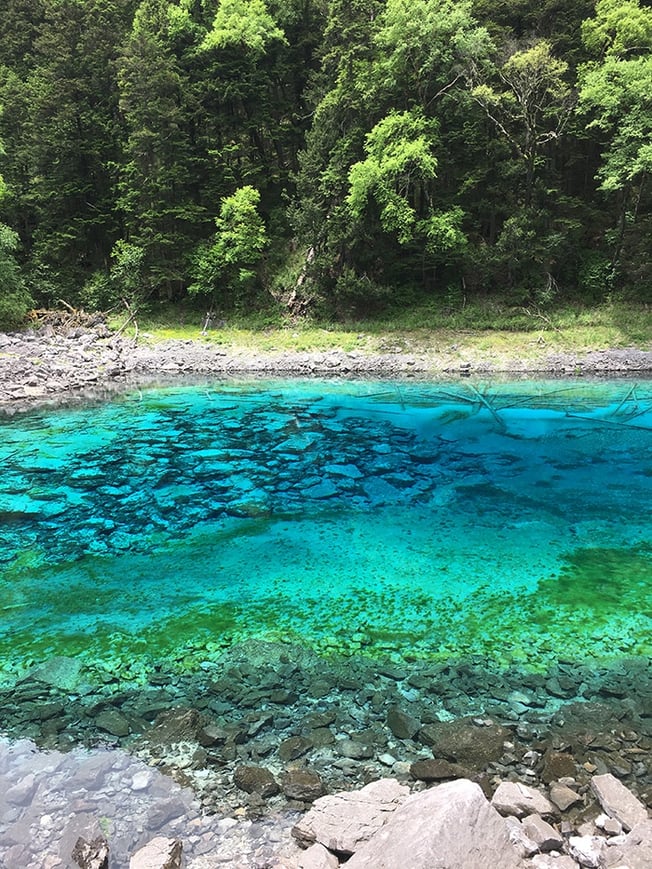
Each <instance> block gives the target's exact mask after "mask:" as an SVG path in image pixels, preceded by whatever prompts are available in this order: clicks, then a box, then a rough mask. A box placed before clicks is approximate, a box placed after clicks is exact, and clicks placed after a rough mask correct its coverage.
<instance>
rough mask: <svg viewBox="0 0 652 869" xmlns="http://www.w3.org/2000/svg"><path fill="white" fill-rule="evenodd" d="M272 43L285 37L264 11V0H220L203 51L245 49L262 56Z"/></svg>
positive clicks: (265, 7)
mask: <svg viewBox="0 0 652 869" xmlns="http://www.w3.org/2000/svg"><path fill="white" fill-rule="evenodd" d="M274 40H280V41H281V42H284V41H285V34H284V33H283V31H282V30H281V29H280V27H277V26H276V23H275V21H274V19H273V18H272V16H271V15H270V14H269V12H268V11H267V6H266V4H265V0H220V4H219V6H218V7H217V12H216V13H215V19H214V21H213V27H212V29H211V30H210V31H209V32H208V33H207V34H206V37H205V38H204V41H203V43H202V48H204V49H210V48H218V49H224V48H236V49H237V48H244V49H245V50H247V51H251V52H254V53H255V54H265V52H266V50H267V46H268V45H269V43H270V42H273V41H274Z"/></svg>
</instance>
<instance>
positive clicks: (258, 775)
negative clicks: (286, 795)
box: [233, 765, 280, 797]
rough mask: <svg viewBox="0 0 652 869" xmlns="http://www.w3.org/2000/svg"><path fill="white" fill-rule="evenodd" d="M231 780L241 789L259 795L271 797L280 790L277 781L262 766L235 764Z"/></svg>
mask: <svg viewBox="0 0 652 869" xmlns="http://www.w3.org/2000/svg"><path fill="white" fill-rule="evenodd" d="M233 781H234V783H235V784H236V785H237V786H238V787H239V788H240V790H241V791H245V793H248V794H259V795H260V796H261V797H273V796H274V795H275V794H277V793H278V792H279V790H280V788H279V786H278V782H277V781H276V779H275V778H274V776H273V775H272V773H271V772H270V771H269V770H268V769H267V768H266V767H264V766H247V765H242V766H237V767H236V768H235V772H234V773H233Z"/></svg>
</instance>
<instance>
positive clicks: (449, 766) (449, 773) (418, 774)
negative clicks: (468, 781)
mask: <svg viewBox="0 0 652 869" xmlns="http://www.w3.org/2000/svg"><path fill="white" fill-rule="evenodd" d="M410 775H411V776H412V777H413V778H415V779H417V780H419V781H425V782H429V781H445V780H447V779H455V778H468V770H465V769H464V767H463V766H460V765H459V764H457V763H450V761H447V760H437V759H432V760H429V759H426V760H417V761H415V762H414V763H413V764H411V766H410Z"/></svg>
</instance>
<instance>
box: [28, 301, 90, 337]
mask: <svg viewBox="0 0 652 869" xmlns="http://www.w3.org/2000/svg"><path fill="white" fill-rule="evenodd" d="M57 301H58V303H59V304H60V305H62V306H63V307H62V308H55V309H51V308H39V309H36V310H34V311H30V313H29V321H30V323H31V325H32V326H33V327H35V328H37V329H50V330H52V331H54V332H56V333H58V334H67V333H68V332H70V331H71V330H72V329H96V328H97V327H98V326H105V325H106V314H105V313H103V312H93V313H89V312H88V311H84V309H83V308H73V306H72V305H69V304H68V303H67V302H64V301H63V300H62V299H58V300H57Z"/></svg>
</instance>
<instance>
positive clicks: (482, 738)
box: [419, 719, 510, 768]
mask: <svg viewBox="0 0 652 869" xmlns="http://www.w3.org/2000/svg"><path fill="white" fill-rule="evenodd" d="M509 738H510V733H509V731H508V730H507V729H506V728H504V727H502V726H500V725H497V724H491V725H489V726H482V725H477V724H474V723H472V722H469V721H468V720H464V719H460V720H456V721H451V722H441V723H439V724H427V725H425V726H424V727H422V728H421V730H420V731H419V739H420V740H421V742H423V743H424V744H425V745H429V746H430V747H431V748H432V752H433V754H434V755H435V756H436V757H444V758H446V759H447V760H453V761H457V762H459V763H461V764H464V765H467V766H469V767H471V768H484V767H485V766H486V765H487V764H488V763H490V762H491V761H496V760H498V759H499V758H500V757H501V756H502V754H503V752H504V744H505V742H506V741H507V740H509Z"/></svg>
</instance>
